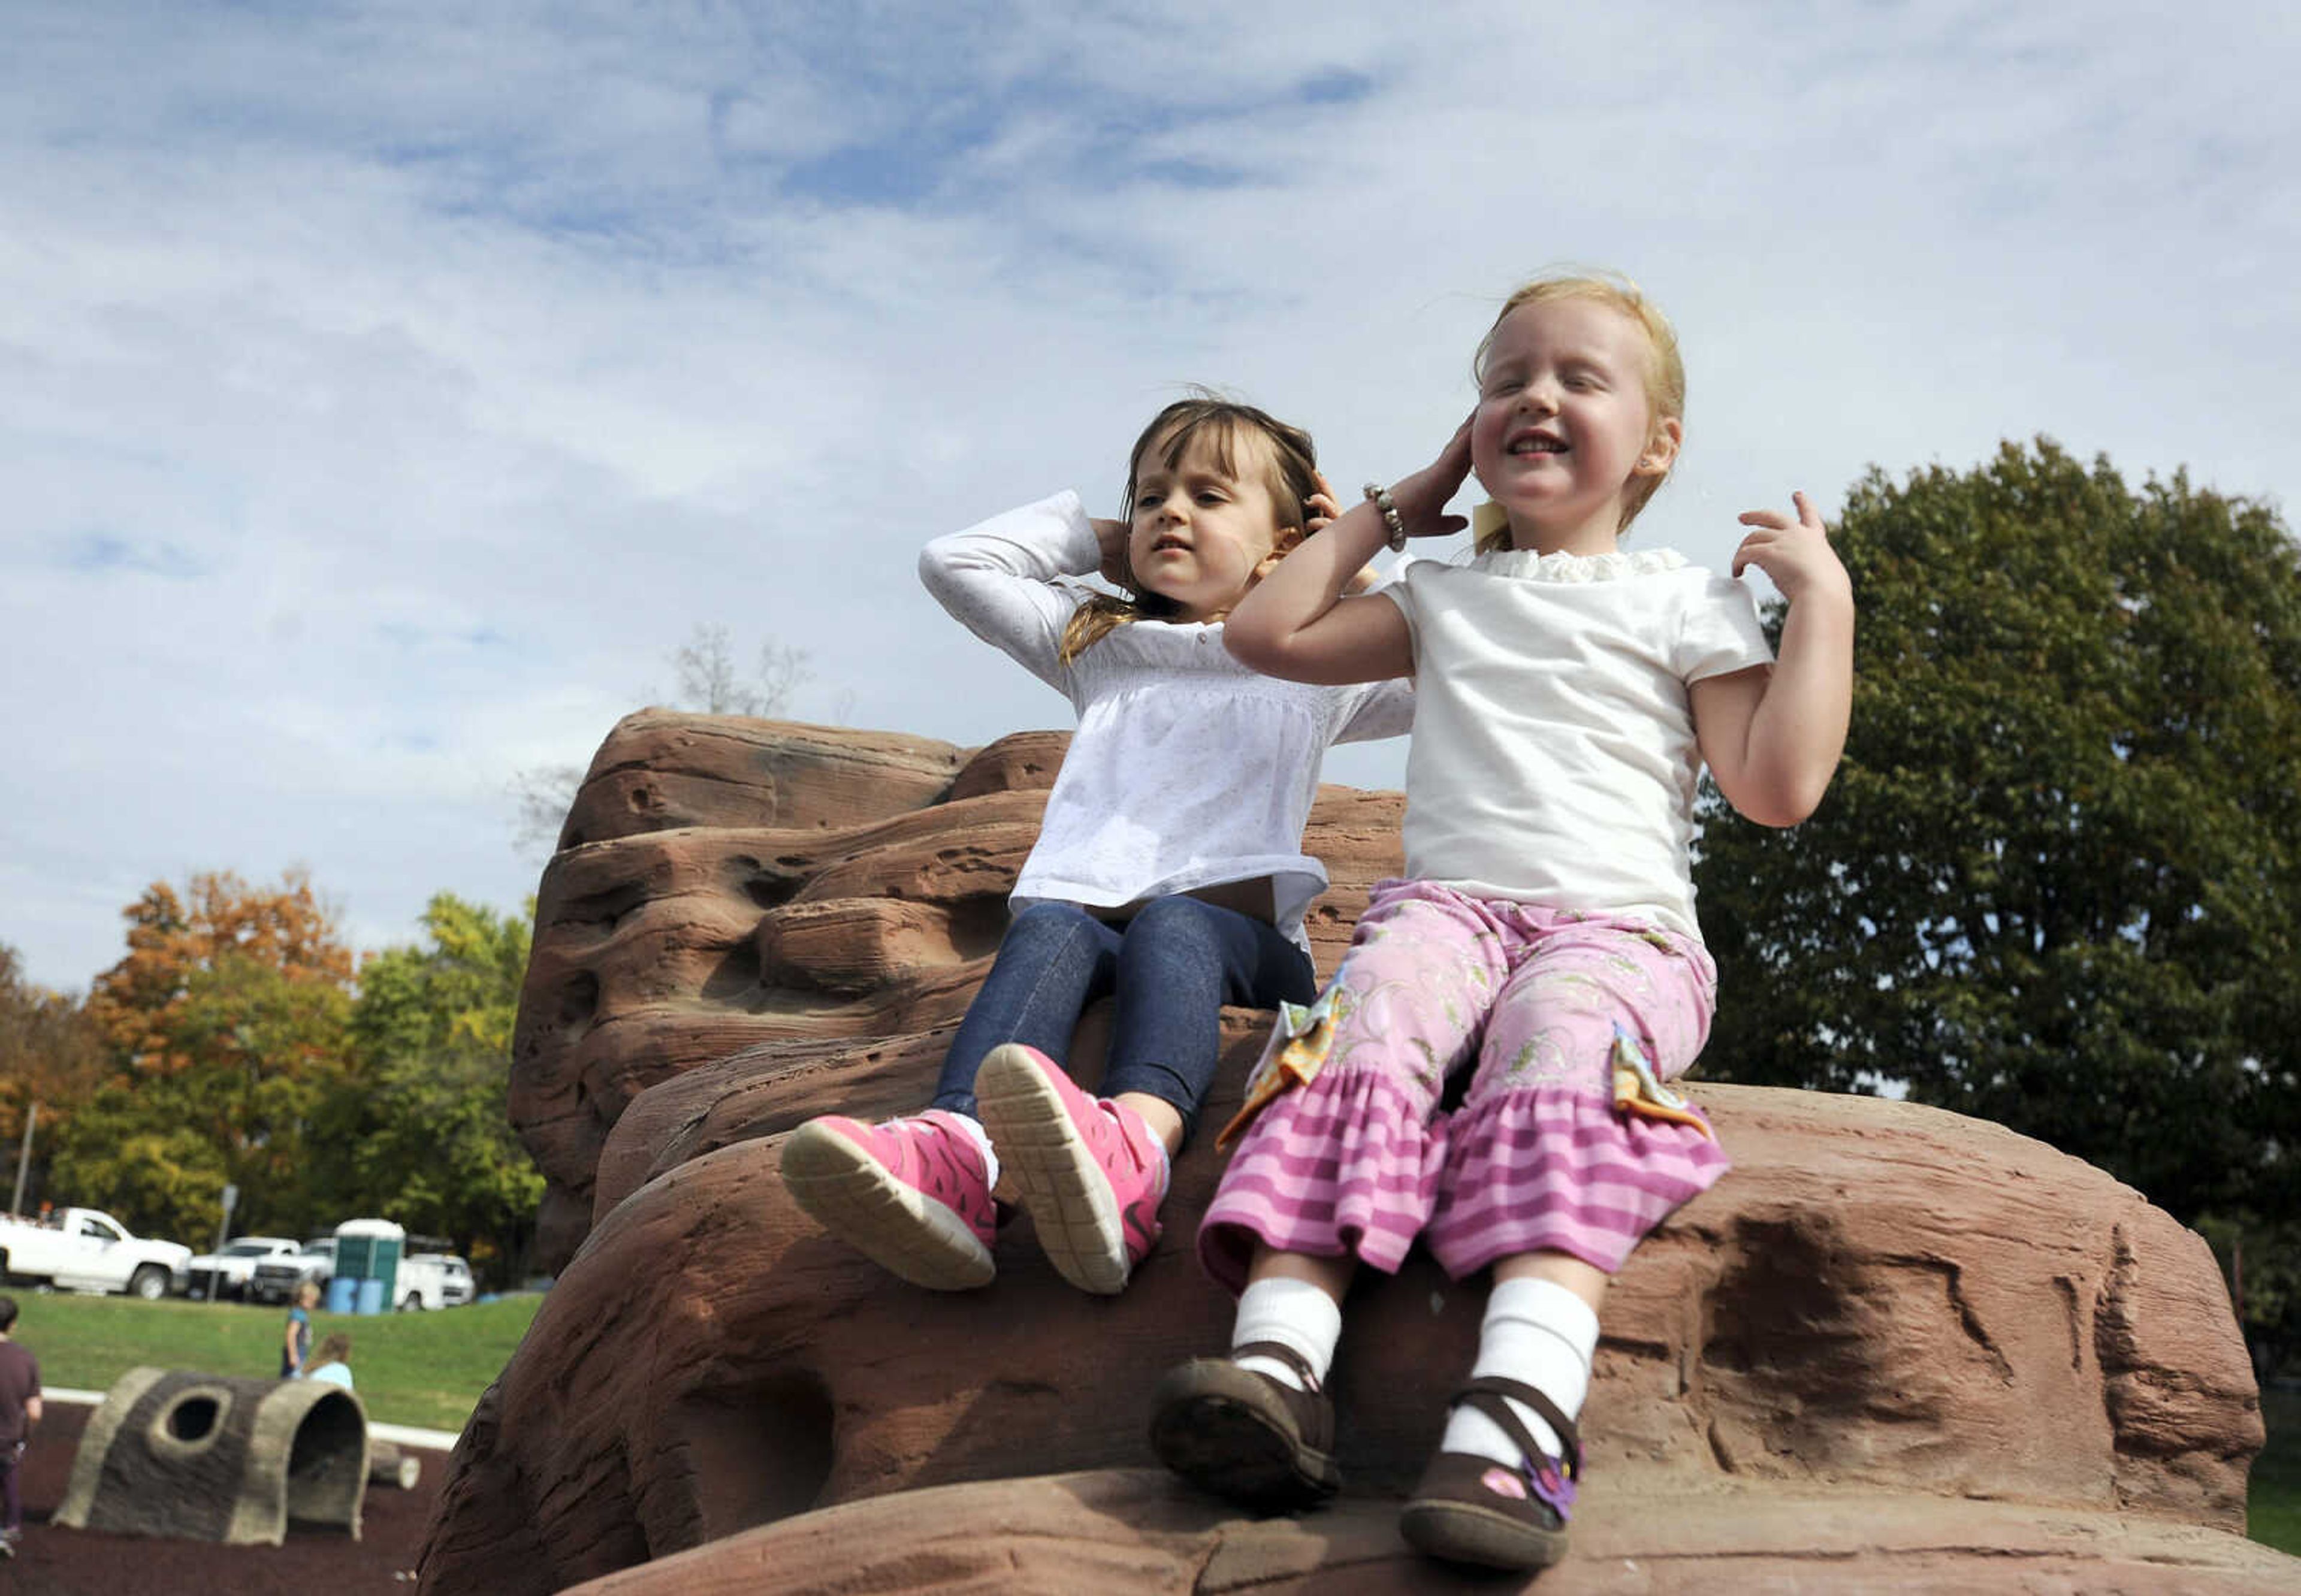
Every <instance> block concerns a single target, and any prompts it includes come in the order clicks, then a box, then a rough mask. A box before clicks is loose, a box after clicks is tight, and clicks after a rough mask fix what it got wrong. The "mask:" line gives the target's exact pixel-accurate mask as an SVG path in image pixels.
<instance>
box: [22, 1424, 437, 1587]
mask: <svg viewBox="0 0 2301 1596" xmlns="http://www.w3.org/2000/svg"><path fill="white" fill-rule="evenodd" d="M95 1411H96V1409H94V1408H83V1407H80V1406H79V1405H78V1404H76V1403H72V1404H67V1403H63V1402H56V1401H51V1402H49V1403H48V1404H47V1417H46V1422H45V1423H43V1424H42V1425H40V1429H39V1433H38V1434H36V1435H35V1436H33V1438H32V1445H31V1450H29V1451H27V1452H26V1453H25V1454H24V1463H23V1468H24V1473H23V1475H22V1476H21V1482H20V1483H21V1484H22V1486H23V1491H24V1539H23V1542H22V1544H21V1546H19V1547H18V1549H17V1555H16V1557H15V1558H14V1559H13V1561H0V1596H208V1593H209V1592H215V1593H216V1596H372V1593H376V1592H395V1591H396V1592H400V1596H407V1593H408V1592H412V1591H414V1589H415V1583H414V1578H415V1575H414V1569H415V1554H416V1552H417V1551H418V1550H421V1548H422V1547H423V1526H424V1523H425V1521H426V1520H427V1519H429V1518H430V1517H431V1503H432V1501H433V1500H434V1499H435V1498H436V1497H437V1496H438V1495H439V1482H440V1480H441V1478H442V1476H443V1475H445V1473H446V1471H447V1466H448V1455H447V1454H446V1453H445V1452H431V1451H423V1452H417V1453H416V1454H415V1456H416V1457H418V1458H421V1459H423V1477H422V1479H420V1480H419V1481H418V1482H417V1483H416V1486H415V1489H414V1490H413V1491H401V1490H397V1489H396V1488H393V1487H388V1486H382V1485H371V1486H369V1487H368V1492H367V1502H366V1506H365V1507H364V1508H363V1509H362V1514H361V1520H362V1521H361V1526H360V1538H359V1539H358V1540H356V1541H355V1540H353V1539H351V1538H350V1537H349V1536H347V1535H346V1534H344V1533H342V1532H341V1531H339V1530H337V1531H328V1530H318V1529H291V1530H290V1531H289V1535H288V1542H287V1544H286V1545H284V1546H218V1545H214V1544H213V1543H211V1542H204V1541H157V1540H151V1539H147V1538H146V1537H143V1536H139V1535H105V1534H98V1533H95V1532H94V1531H90V1530H68V1529H61V1528H58V1527H57V1526H55V1525H51V1524H50V1523H49V1522H48V1516H49V1515H50V1514H51V1513H54V1511H55V1510H56V1508H57V1507H58V1506H59V1505H60V1504H61V1503H62V1502H63V1499H64V1486H65V1485H66V1484H67V1483H69V1482H70V1481H71V1466H72V1454H73V1453H74V1452H75V1451H76V1450H78V1449H79V1433H80V1430H81V1428H82V1427H83V1426H84V1425H86V1424H87V1423H88V1416H89V1415H90V1414H92V1413H94V1412H95Z"/></svg>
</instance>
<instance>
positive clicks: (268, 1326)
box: [13, 1291, 543, 1431]
mask: <svg viewBox="0 0 2301 1596" xmlns="http://www.w3.org/2000/svg"><path fill="white" fill-rule="evenodd" d="M13 1296H14V1297H15V1299H16V1305H17V1307H18V1308H21V1310H22V1315H23V1316H22V1317H21V1318H20V1319H19V1320H18V1321H17V1323H16V1330H15V1339H16V1340H18V1341H21V1342H23V1343H24V1345H26V1346H27V1347H29V1348H30V1349H32V1352H33V1355H34V1356H35V1357H37V1358H39V1360H40V1382H41V1383H42V1384H44V1385H54V1386H67V1387H70V1386H77V1387H79V1388H80V1389H82V1390H87V1391H108V1390H110V1389H111V1387H112V1383H113V1381H114V1380H117V1379H118V1378H119V1377H120V1376H121V1375H123V1374H125V1373H127V1372H128V1371H129V1370H130V1369H131V1368H134V1367H136V1366H138V1364H149V1365H151V1366H154V1367H155V1368H163V1369H198V1370H201V1371H203V1372H205V1373H207V1374H213V1375H241V1376H247V1377H255V1378H262V1379H266V1380H268V1379H270V1378H271V1377H272V1376H273V1375H276V1374H278V1373H279V1372H280V1338H281V1333H282V1332H283V1330H284V1329H285V1327H286V1325H287V1322H288V1310H287V1309H286V1308H247V1307H242V1306H240V1305H239V1304H238V1303H231V1302H186V1301H182V1300H179V1299H171V1300H169V1301H165V1302H139V1301H138V1300H136V1299H134V1298H131V1297H79V1296H71V1295H67V1294H64V1293H62V1292H59V1293H56V1294H54V1295H44V1294H41V1293H38V1292H34V1291H15V1292H13ZM542 1301H543V1299H542V1298H540V1297H538V1296H518V1297H506V1298H504V1299H501V1300H499V1301H496V1302H482V1303H475V1304H473V1306H472V1307H470V1308H448V1309H446V1310H444V1311H442V1312H439V1313H416V1314H374V1315H370V1316H364V1317H363V1316H357V1315H353V1314H329V1313H315V1314H314V1315H313V1316H312V1344H313V1345H314V1346H315V1347H316V1346H318V1345H319V1343H320V1341H322V1339H323V1338H325V1337H326V1335H327V1334H328V1333H329V1332H330V1331H331V1330H341V1331H345V1332H347V1333H349V1334H350V1336H351V1338H352V1355H351V1358H350V1359H349V1361H350V1364H351V1367H352V1376H353V1378H354V1379H355V1380H356V1381H357V1382H358V1384H359V1394H360V1400H362V1401H364V1403H365V1404H366V1405H367V1413H368V1416H369V1417H370V1418H372V1419H374V1420H376V1421H378V1422H379V1423H381V1424H389V1425H419V1426H421V1427H423V1428H424V1429H431V1430H448V1431H458V1430H461V1429H462V1428H463V1427H464V1420H465V1419H467V1418H469V1417H470V1416H472V1409H473V1407H474V1406H476V1405H477V1404H478V1402H479V1400H480V1393H481V1391H485V1390H487V1388H488V1385H489V1382H491V1381H493V1380H494V1379H495V1377H496V1375H497V1374H498V1372H499V1371H501V1369H502V1368H503V1366H504V1365H505V1363H506V1361H508V1360H509V1359H510V1358H511V1355H512V1349H514V1348H515V1347H517V1346H518V1345H519V1338H520V1337H521V1336H523V1335H524V1334H526V1333H527V1326H528V1322H529V1321H530V1320H531V1319H533V1318H534V1317H535V1310H536V1309H537V1308H539V1307H540V1306H541V1304H542Z"/></svg>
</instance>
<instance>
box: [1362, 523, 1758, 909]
mask: <svg viewBox="0 0 2301 1596" xmlns="http://www.w3.org/2000/svg"><path fill="white" fill-rule="evenodd" d="M1382 591H1383V592H1384V593H1385V594H1386V595H1387V597H1389V598H1390V599H1391V601H1392V602H1393V603H1394V604H1396V605H1397V606H1398V607H1399V610H1400V612H1401V613H1402V614H1403V615H1404V616H1405V617H1406V623H1407V626H1408V628H1409V630H1410V631H1411V632H1412V634H1413V639H1414V669H1415V682H1416V698H1415V709H1414V742H1413V747H1412V748H1411V750H1410V753H1409V754H1408V756H1407V767H1406V826H1405V844H1406V868H1407V873H1409V874H1410V875H1411V876H1414V877H1415V878H1417V879H1419V880H1427V881H1435V882H1443V884H1445V885H1447V886H1450V887H1453V888H1456V889H1458V890H1461V891H1463V892H1467V893H1469V894H1470V895H1472V896H1474V897H1478V898H1509V899H1515V900H1518V901H1521V902H1529V903H1540V904H1544V905H1546V906H1549V907H1554V908H1564V909H1576V910H1582V911H1586V912H1595V913H1606V914H1621V915H1636V916H1639V917H1642V918H1645V919H1649V920H1652V921H1653V922H1655V923H1658V924H1660V925H1661V926H1663V927H1665V928H1667V929H1669V930H1672V931H1678V932H1684V933H1685V934H1686V935H1688V936H1695V937H1698V936H1699V935H1700V934H1701V931H1700V927H1699V926H1698V924H1697V923H1696V922H1695V919H1694V881H1693V873H1692V869H1691V865H1690V861H1689V849H1690V848H1691V845H1692V842H1693V839H1694V789H1695V783H1696V781H1697V780H1698V778H1699V777H1700V774H1701V770H1702V756H1701V752H1700V750H1699V748H1697V747H1696V745H1695V741H1694V715H1693V710H1692V706H1691V700H1690V698H1689V694H1688V689H1689V688H1690V686H1691V684H1692V683H1694V682H1696V681H1701V680H1703V678H1704V677H1709V676H1721V675H1725V674H1728V673H1731V672H1735V671H1740V670H1745V669H1748V668H1749V667H1751V666H1753V665H1761V664H1770V663H1771V661H1772V659H1773V650H1772V648H1771V647H1770V645H1769V644H1768V642H1767V640H1766V635H1765V631H1764V629H1763V628H1762V627H1761V625H1760V623H1759V620H1758V610H1757V604H1756V601H1755V599H1754V598H1753V596H1752V594H1751V592H1750V589H1749V588H1748V587H1747V586H1746V585H1745V584H1744V583H1742V582H1740V581H1735V580H1733V579H1731V578H1728V577H1723V576H1719V575H1718V574H1716V573H1715V572H1709V571H1705V570H1703V569H1701V568H1700V567H1698V566H1694V565H1689V564H1686V560H1685V557H1684V556H1681V555H1679V554H1678V553H1676V552H1675V551H1673V550H1669V549H1642V550H1638V551H1636V552H1635V553H1616V554H1609V555H1594V556H1580V555H1564V554H1553V555H1537V554H1535V553H1534V552H1533V551H1532V550H1529V549H1502V550H1497V551H1494V552H1491V553H1488V554H1484V555H1481V556H1477V558H1476V559H1475V560H1473V561H1472V562H1470V563H1469V564H1467V565H1451V564H1441V563H1439V562H1436V561H1429V560H1418V561H1416V562H1414V563H1413V564H1410V565H1409V566H1408V567H1407V568H1406V570H1405V572H1404V573H1403V574H1402V576H1401V577H1400V578H1399V580H1398V581H1396V582H1394V583H1393V584H1392V585H1391V586H1390V587H1388V588H1386V589H1382Z"/></svg>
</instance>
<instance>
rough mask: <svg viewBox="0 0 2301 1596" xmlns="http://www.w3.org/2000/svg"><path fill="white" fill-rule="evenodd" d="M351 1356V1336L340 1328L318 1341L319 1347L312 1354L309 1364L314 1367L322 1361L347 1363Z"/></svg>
mask: <svg viewBox="0 0 2301 1596" xmlns="http://www.w3.org/2000/svg"><path fill="white" fill-rule="evenodd" d="M351 1356H352V1338H351V1337H350V1336H348V1335H347V1334H346V1333H344V1332H342V1331H340V1330H337V1331H331V1333H329V1335H328V1338H327V1339H326V1340H325V1341H322V1342H321V1343H320V1349H319V1350H318V1351H317V1352H314V1353H313V1354H312V1363H311V1366H312V1367H313V1368H315V1369H316V1368H318V1367H319V1366H321V1365H322V1364H323V1363H349V1362H350V1361H351Z"/></svg>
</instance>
